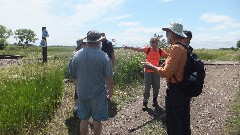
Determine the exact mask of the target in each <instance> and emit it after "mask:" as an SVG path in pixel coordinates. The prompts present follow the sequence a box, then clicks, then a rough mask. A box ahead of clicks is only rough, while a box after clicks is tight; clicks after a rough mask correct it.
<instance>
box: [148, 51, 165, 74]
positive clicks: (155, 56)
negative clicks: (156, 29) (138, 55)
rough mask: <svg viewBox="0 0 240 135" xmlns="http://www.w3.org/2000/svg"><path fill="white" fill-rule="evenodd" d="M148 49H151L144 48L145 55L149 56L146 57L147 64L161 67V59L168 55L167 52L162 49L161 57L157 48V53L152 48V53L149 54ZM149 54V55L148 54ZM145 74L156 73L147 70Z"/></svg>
mask: <svg viewBox="0 0 240 135" xmlns="http://www.w3.org/2000/svg"><path fill="white" fill-rule="evenodd" d="M148 48H149V47H144V53H145V54H146V55H147V57H146V62H149V63H151V64H152V65H154V66H159V60H160V57H162V56H165V55H166V52H165V51H164V50H163V49H161V48H160V49H161V51H160V52H161V55H160V54H159V48H157V51H154V50H153V48H152V47H151V48H150V51H149V52H148ZM147 52H148V54H147ZM144 71H145V72H154V71H153V70H149V69H148V70H147V69H144Z"/></svg>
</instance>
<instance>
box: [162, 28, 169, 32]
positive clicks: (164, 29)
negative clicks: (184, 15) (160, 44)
mask: <svg viewBox="0 0 240 135" xmlns="http://www.w3.org/2000/svg"><path fill="white" fill-rule="evenodd" d="M162 30H163V31H171V29H169V28H162Z"/></svg>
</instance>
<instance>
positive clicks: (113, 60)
mask: <svg viewBox="0 0 240 135" xmlns="http://www.w3.org/2000/svg"><path fill="white" fill-rule="evenodd" d="M111 55H112V69H113V72H114V69H115V54H114V52H112V53H111Z"/></svg>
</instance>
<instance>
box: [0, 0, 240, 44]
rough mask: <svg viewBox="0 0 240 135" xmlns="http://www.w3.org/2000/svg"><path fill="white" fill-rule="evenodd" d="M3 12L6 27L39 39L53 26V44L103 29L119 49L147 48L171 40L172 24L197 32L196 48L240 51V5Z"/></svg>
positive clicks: (113, 3)
mask: <svg viewBox="0 0 240 135" xmlns="http://www.w3.org/2000/svg"><path fill="white" fill-rule="evenodd" d="M0 13H1V14H0V18H1V20H0V24H1V25H3V26H5V27H7V28H10V29H12V30H13V31H15V30H16V29H31V30H33V31H34V32H35V33H36V34H37V35H38V38H39V39H41V29H42V27H47V30H48V32H49V35H50V37H49V38H48V40H47V41H48V45H76V40H77V39H78V38H82V37H85V36H86V33H87V32H88V31H89V30H99V31H100V32H105V33H106V36H107V38H108V39H116V40H117V42H116V43H115V44H116V46H122V45H129V46H138V47H143V46H144V45H146V44H148V43H149V39H150V37H151V36H153V34H154V33H157V34H159V35H163V38H166V37H165V32H163V31H162V27H167V26H169V23H170V22H179V23H182V24H183V27H184V29H187V30H191V31H192V33H193V39H192V42H191V45H192V46H193V47H194V48H221V47H232V46H233V47H236V43H237V41H238V40H240V15H239V13H240V1H239V0H0ZM8 41H9V42H10V43H14V42H16V41H15V39H14V38H13V37H12V38H10V39H9V40H8ZM39 43H40V40H38V41H36V43H35V44H39Z"/></svg>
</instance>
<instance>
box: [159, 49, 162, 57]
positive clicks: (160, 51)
mask: <svg viewBox="0 0 240 135" xmlns="http://www.w3.org/2000/svg"><path fill="white" fill-rule="evenodd" d="M158 51H159V54H160V57H161V53H162V49H161V48H158Z"/></svg>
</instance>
